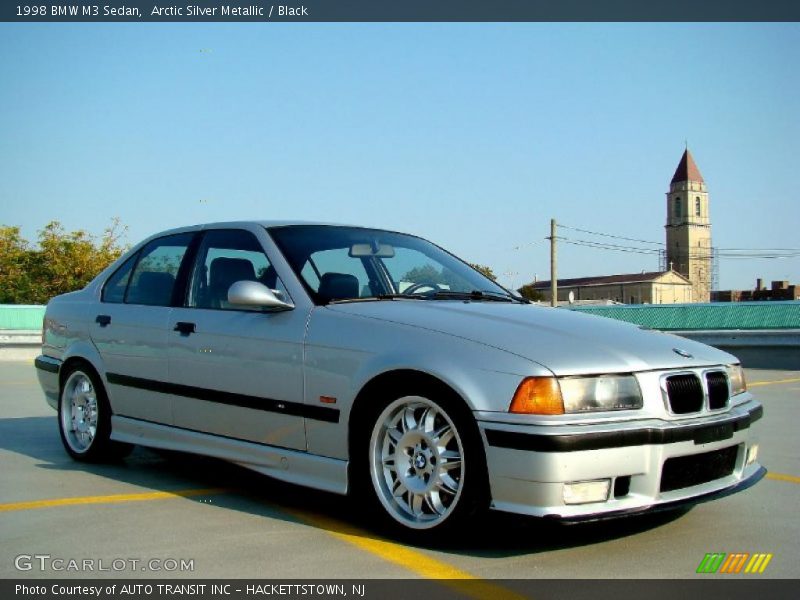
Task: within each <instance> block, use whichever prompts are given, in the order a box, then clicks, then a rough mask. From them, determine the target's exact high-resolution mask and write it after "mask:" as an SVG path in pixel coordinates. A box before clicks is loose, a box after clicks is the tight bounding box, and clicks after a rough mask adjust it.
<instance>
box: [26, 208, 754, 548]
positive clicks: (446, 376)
mask: <svg viewBox="0 0 800 600" xmlns="http://www.w3.org/2000/svg"><path fill="white" fill-rule="evenodd" d="M36 366H37V368H38V370H37V372H38V376H39V381H40V383H41V386H42V388H43V390H44V393H45V396H46V398H47V401H48V402H49V404H50V405H51V406H52V407H53V408H55V409H56V410H57V411H58V424H59V429H60V432H61V438H62V440H63V443H64V447H65V449H66V451H67V452H68V453H69V454H70V455H71V456H72V457H74V458H75V459H77V460H85V461H95V460H102V459H104V458H107V457H111V456H120V455H123V454H124V453H125V452H126V451H128V450H129V449H130V448H131V447H132V445H134V444H141V445H144V446H149V447H155V448H163V449H171V450H178V451H184V452H193V453H198V454H204V455H209V456H214V457H218V458H221V459H225V460H228V461H232V462H234V463H238V464H240V465H243V466H245V467H248V468H250V469H254V470H256V471H260V472H263V473H265V474H268V475H270V476H272V477H275V478H277V479H281V480H285V481H289V482H293V483H297V484H301V485H305V486H308V487H311V488H317V489H321V490H327V491H331V492H335V493H339V494H352V495H354V496H356V497H357V498H358V499H360V500H364V501H366V502H369V503H371V504H372V505H373V506H374V507H375V508H376V509H377V510H378V511H379V513H380V514H382V515H383V516H384V517H385V518H386V520H387V522H389V523H392V524H394V525H397V526H399V527H401V528H406V529H411V530H418V532H419V533H422V535H428V534H426V533H424V532H435V531H439V530H441V529H442V528H449V527H453V526H456V525H457V524H458V523H459V522H463V520H464V519H465V518H467V517H469V516H471V515H474V514H476V513H477V512H480V511H482V510H484V509H486V508H492V509H495V510H500V511H506V512H511V513H519V514H524V515H533V516H538V517H546V518H551V519H557V520H561V521H584V520H597V519H604V518H610V517H619V516H624V515H630V514H638V513H642V512H646V511H653V510H663V509H672V508H677V507H681V506H686V505H692V504H696V503H698V502H703V501H706V500H710V499H713V498H717V497H720V496H724V495H728V494H731V493H734V492H737V491H740V490H743V489H745V488H747V487H750V486H751V485H753V484H755V483H756V482H757V481H758V480H759V479H761V478H762V477H763V476H764V474H765V473H766V471H765V469H764V468H763V467H762V466H761V465H760V464H759V463H758V460H757V458H758V457H757V453H758V445H757V443H756V438H755V435H754V434H755V432H754V429H755V428H754V426H753V424H754V423H755V422H756V421H758V419H759V418H760V417H761V415H762V407H761V404H760V403H759V402H758V401H756V400H755V399H754V398H753V396H752V395H751V394H750V393H749V392H748V391H747V387H746V384H745V379H744V375H743V372H742V369H741V366H740V365H739V364H738V361H737V359H736V358H735V357H733V356H731V355H730V354H727V353H725V352H721V351H719V350H716V349H714V348H711V347H709V346H705V345H702V344H698V343H694V342H691V341H689V340H686V339H682V338H678V337H675V336H671V335H667V334H663V333H657V332H651V331H644V330H642V329H641V328H639V327H637V326H634V325H629V324H625V323H620V322H617V321H612V320H609V319H605V318H601V317H594V316H589V315H583V314H578V313H574V312H570V311H566V310H561V309H553V308H548V307H540V306H536V305H532V304H530V303H528V302H527V301H525V300H524V299H522V298H520V297H519V296H517V295H515V294H514V293H511V292H509V291H508V290H506V289H504V288H502V287H500V286H499V285H497V284H496V283H494V282H493V281H492V280H490V279H488V278H486V277H484V276H483V275H482V274H481V273H479V272H477V271H475V270H474V269H472V268H471V267H470V266H469V265H467V264H466V263H464V262H462V261H461V260H459V259H458V258H456V257H455V256H453V255H452V254H449V253H448V252H446V251H444V250H443V249H441V248H439V247H438V246H436V245H434V244H432V243H430V242H428V241H426V240H423V239H421V238H419V237H415V236H412V235H405V234H401V233H396V232H392V231H383V230H377V229H367V228H359V227H345V226H337V225H320V224H307V223H286V222H233V223H214V224H208V225H200V226H193V227H185V228H180V229H175V230H171V231H166V232H163V233H159V234H157V235H154V236H152V237H150V238H149V239H147V240H145V241H143V242H142V243H140V244H138V245H137V246H135V247H134V248H133V249H131V250H130V251H129V252H128V253H127V254H125V255H124V256H123V257H121V258H120V259H119V260H118V261H116V262H115V263H114V264H113V265H111V266H110V267H108V268H107V269H106V270H105V271H103V272H102V273H101V274H100V275H99V276H98V277H97V278H96V279H95V280H94V281H92V282H91V283H90V284H89V285H88V286H87V287H86V288H85V289H83V290H80V291H78V292H74V293H71V294H65V295H63V296H59V297H57V298H54V299H53V300H52V301H51V302H50V303H49V304H48V306H47V312H46V316H45V321H44V332H43V348H42V354H41V356H39V357H38V358H37V359H36Z"/></svg>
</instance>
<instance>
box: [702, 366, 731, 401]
mask: <svg viewBox="0 0 800 600" xmlns="http://www.w3.org/2000/svg"><path fill="white" fill-rule="evenodd" d="M706 384H707V385H708V408H710V409H711V410H719V409H720V408H725V407H726V406H727V405H728V397H729V395H730V391H729V390H728V376H727V375H726V374H725V373H724V372H723V371H712V372H711V373H706Z"/></svg>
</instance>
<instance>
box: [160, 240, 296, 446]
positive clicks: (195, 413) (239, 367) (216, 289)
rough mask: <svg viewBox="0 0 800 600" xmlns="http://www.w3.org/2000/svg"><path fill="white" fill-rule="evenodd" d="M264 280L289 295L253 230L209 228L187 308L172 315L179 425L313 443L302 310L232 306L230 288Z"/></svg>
mask: <svg viewBox="0 0 800 600" xmlns="http://www.w3.org/2000/svg"><path fill="white" fill-rule="evenodd" d="M242 280H250V281H260V282H261V283H264V284H265V285H266V286H267V287H269V288H271V289H275V290H278V291H279V292H280V293H282V294H285V293H286V291H285V289H284V288H283V285H282V284H281V282H280V280H278V278H277V276H276V274H275V270H274V269H273V267H272V266H271V264H270V262H269V260H268V259H267V256H266V254H265V253H264V250H263V248H262V247H261V244H260V243H259V241H258V240H257V239H256V237H255V235H253V233H251V232H249V231H246V230H243V229H219V230H209V231H207V232H205V234H204V236H203V239H202V241H201V243H200V245H199V247H198V250H197V256H196V259H195V264H194V267H193V270H192V277H191V280H190V285H189V288H188V292H187V296H186V301H185V306H184V307H183V308H175V309H174V310H173V312H172V314H171V322H170V330H171V331H170V332H169V363H170V366H169V374H170V383H171V384H172V385H171V390H172V392H173V406H174V418H175V425H176V426H178V427H183V428H185V429H189V430H193V431H199V432H203V433H211V434H216V435H220V436H225V437H228V438H234V439H238V440H245V441H249V442H257V443H261V444H268V445H271V446H280V447H284V448H292V449H301V450H305V448H306V437H305V429H304V420H303V419H304V413H305V412H306V411H305V407H304V404H303V336H304V332H305V326H306V317H307V315H306V314H303V311H301V310H290V311H282V312H265V311H262V310H246V309H242V308H240V307H233V306H231V305H230V304H229V303H228V288H230V286H231V285H232V284H233V283H235V282H236V281H242Z"/></svg>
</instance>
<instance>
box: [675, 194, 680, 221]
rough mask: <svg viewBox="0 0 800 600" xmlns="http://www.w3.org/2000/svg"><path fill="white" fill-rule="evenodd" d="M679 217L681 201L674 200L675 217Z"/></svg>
mask: <svg viewBox="0 0 800 600" xmlns="http://www.w3.org/2000/svg"><path fill="white" fill-rule="evenodd" d="M680 216H681V199H680V198H675V217H676V218H678V219H679V218H680Z"/></svg>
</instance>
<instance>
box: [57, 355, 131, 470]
mask: <svg viewBox="0 0 800 600" xmlns="http://www.w3.org/2000/svg"><path fill="white" fill-rule="evenodd" d="M63 381H64V383H63V385H62V386H61V394H60V396H59V399H58V424H59V431H60V433H61V441H62V442H63V444H64V448H65V449H66V451H67V453H68V454H69V455H70V456H71V457H72V458H74V459H76V460H84V461H99V460H104V459H108V458H119V457H121V456H124V455H126V454H128V453H130V451H131V450H132V449H133V446H131V445H130V444H122V443H119V442H112V441H111V438H110V436H111V408H110V406H109V403H108V397H107V396H106V393H105V390H104V389H103V386H102V384H101V383H100V381H99V378H98V377H97V375H96V374H95V373H94V372H93V371H92V370H91V369H89V368H87V367H85V366H83V365H76V366H73V367H71V368H69V370H68V371H67V373H66V374H65V375H64V380H63Z"/></svg>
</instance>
